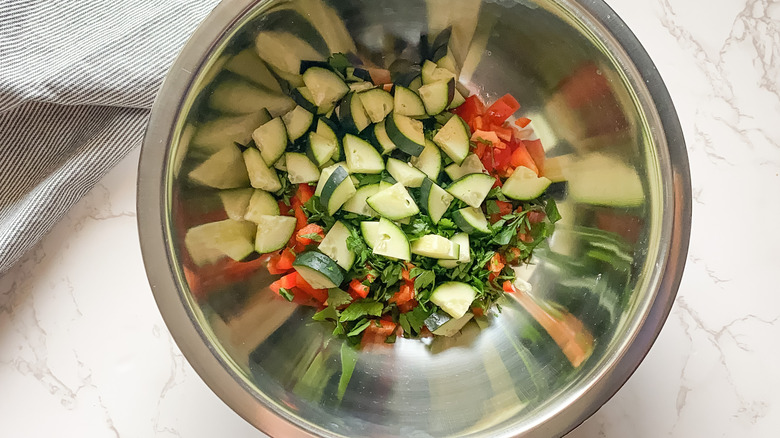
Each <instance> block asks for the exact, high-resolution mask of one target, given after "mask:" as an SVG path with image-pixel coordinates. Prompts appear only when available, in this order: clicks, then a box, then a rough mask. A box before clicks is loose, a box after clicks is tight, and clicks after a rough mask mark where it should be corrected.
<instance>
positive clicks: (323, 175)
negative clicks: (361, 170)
mask: <svg viewBox="0 0 780 438" xmlns="http://www.w3.org/2000/svg"><path fill="white" fill-rule="evenodd" d="M339 166H341V167H343V168H344V170H347V163H345V162H343V161H341V162H338V163H333V164H331V165H329V166H327V167H324V168H323V169H322V170H321V171H320V179H319V181H318V182H317V189H316V190H315V191H314V195H315V196H319V197H320V198H322V189H323V188H325V183H327V182H328V179H330V176H331V175H332V174H333V171H334V170H336V168H337V167H339ZM347 173H349V171H348V170H347Z"/></svg>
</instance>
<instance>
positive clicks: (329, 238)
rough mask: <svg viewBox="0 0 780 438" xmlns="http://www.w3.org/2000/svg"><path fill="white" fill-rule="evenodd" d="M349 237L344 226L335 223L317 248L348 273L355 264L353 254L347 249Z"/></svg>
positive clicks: (347, 229) (338, 222) (349, 233)
mask: <svg viewBox="0 0 780 438" xmlns="http://www.w3.org/2000/svg"><path fill="white" fill-rule="evenodd" d="M350 235H351V232H350V231H349V228H347V226H346V225H344V224H343V223H341V221H337V222H336V223H335V224H333V226H332V227H331V228H330V230H329V231H328V234H327V235H325V238H324V239H322V242H320V245H319V246H318V247H317V249H318V250H320V251H321V252H322V253H323V254H325V255H326V256H328V257H330V258H331V259H333V260H334V261H335V262H336V264H338V265H339V266H341V267H342V268H344V270H346V271H349V270H350V268H352V265H353V264H354V263H355V252H354V251H350V249H349V248H348V247H347V238H348V237H349V236H350Z"/></svg>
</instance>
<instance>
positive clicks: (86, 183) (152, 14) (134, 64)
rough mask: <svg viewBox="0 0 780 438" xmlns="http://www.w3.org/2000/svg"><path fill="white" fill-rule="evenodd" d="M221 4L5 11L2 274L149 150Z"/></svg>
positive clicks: (67, 4) (133, 0) (106, 1)
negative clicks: (162, 92)
mask: <svg viewBox="0 0 780 438" xmlns="http://www.w3.org/2000/svg"><path fill="white" fill-rule="evenodd" d="M216 3H217V1H216V0H157V1H150V0H122V1H115V0H87V1H85V0H58V1H48V0H4V1H1V2H0V275H2V274H3V273H4V272H5V271H6V270H8V268H9V267H11V266H12V265H13V264H14V262H16V261H17V260H18V259H19V258H20V257H21V256H22V255H24V253H25V252H26V251H28V250H29V249H30V248H31V247H32V246H33V245H35V244H36V243H37V242H38V241H39V240H40V239H41V238H42V237H43V236H44V235H45V234H46V233H47V232H48V231H49V230H50V229H51V227H52V226H53V225H54V224H55V223H56V222H57V221H58V220H59V219H60V218H62V216H63V215H64V214H65V213H66V212H67V211H68V209H69V208H70V207H71V206H72V205H73V204H74V203H76V201H78V200H79V198H81V196H83V195H84V194H85V193H86V192H87V191H89V190H90V189H91V188H92V187H93V185H95V183H97V182H98V181H99V180H100V178H101V177H102V176H103V175H104V174H105V173H106V172H107V171H108V170H109V169H111V167H112V166H114V165H115V164H116V163H117V162H118V161H119V160H120V159H121V158H122V157H124V156H125V155H126V154H127V153H128V152H129V151H130V150H132V149H133V148H135V147H137V146H139V145H140V144H141V141H142V137H143V133H144V129H145V125H146V121H147V117H148V114H149V108H151V106H152V102H153V101H154V97H155V94H156V93H157V89H158V87H159V86H160V83H161V82H162V79H163V77H164V75H165V73H166V72H167V70H168V68H169V66H170V64H171V63H172V62H173V60H174V58H175V57H176V54H177V53H178V52H179V50H180V49H181V47H182V46H183V45H184V43H185V41H186V40H187V38H188V37H189V35H190V34H191V33H192V32H193V31H194V30H195V28H196V27H197V25H198V23H200V22H201V21H202V20H203V18H205V16H206V15H207V14H208V13H209V12H210V11H211V10H212V9H213V7H214V6H215V5H216ZM0 298H2V297H0ZM0 304H1V303H0Z"/></svg>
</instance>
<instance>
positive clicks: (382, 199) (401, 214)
mask: <svg viewBox="0 0 780 438" xmlns="http://www.w3.org/2000/svg"><path fill="white" fill-rule="evenodd" d="M366 202H368V205H370V206H371V208H373V209H374V210H375V211H376V212H377V213H379V214H380V215H382V216H383V217H386V218H388V219H392V220H401V219H404V218H407V217H411V216H414V215H416V214H418V213H419V212H420V209H419V208H417V204H415V203H414V199H412V197H411V196H410V195H409V192H407V191H406V188H405V187H404V185H403V184H402V183H400V182H399V183H396V184H394V185H392V186H391V187H389V188H387V189H385V190H382V191H380V192H379V193H377V194H375V195H373V196H371V197H369V198H368V200H366Z"/></svg>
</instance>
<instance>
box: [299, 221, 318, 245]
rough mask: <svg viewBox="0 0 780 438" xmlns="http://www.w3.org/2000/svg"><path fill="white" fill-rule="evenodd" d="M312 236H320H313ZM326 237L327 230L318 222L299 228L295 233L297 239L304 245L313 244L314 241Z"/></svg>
mask: <svg viewBox="0 0 780 438" xmlns="http://www.w3.org/2000/svg"><path fill="white" fill-rule="evenodd" d="M305 236H309V237H305ZM311 236H319V237H317V238H314V239H313V238H312V237H311ZM323 238H325V230H323V229H322V227H321V226H319V225H317V224H308V225H306V226H305V227H303V228H301V229H300V230H298V232H297V233H296V234H295V240H297V241H298V243H300V244H302V245H311V244H312V243H313V242H321V241H322V239H323Z"/></svg>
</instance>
